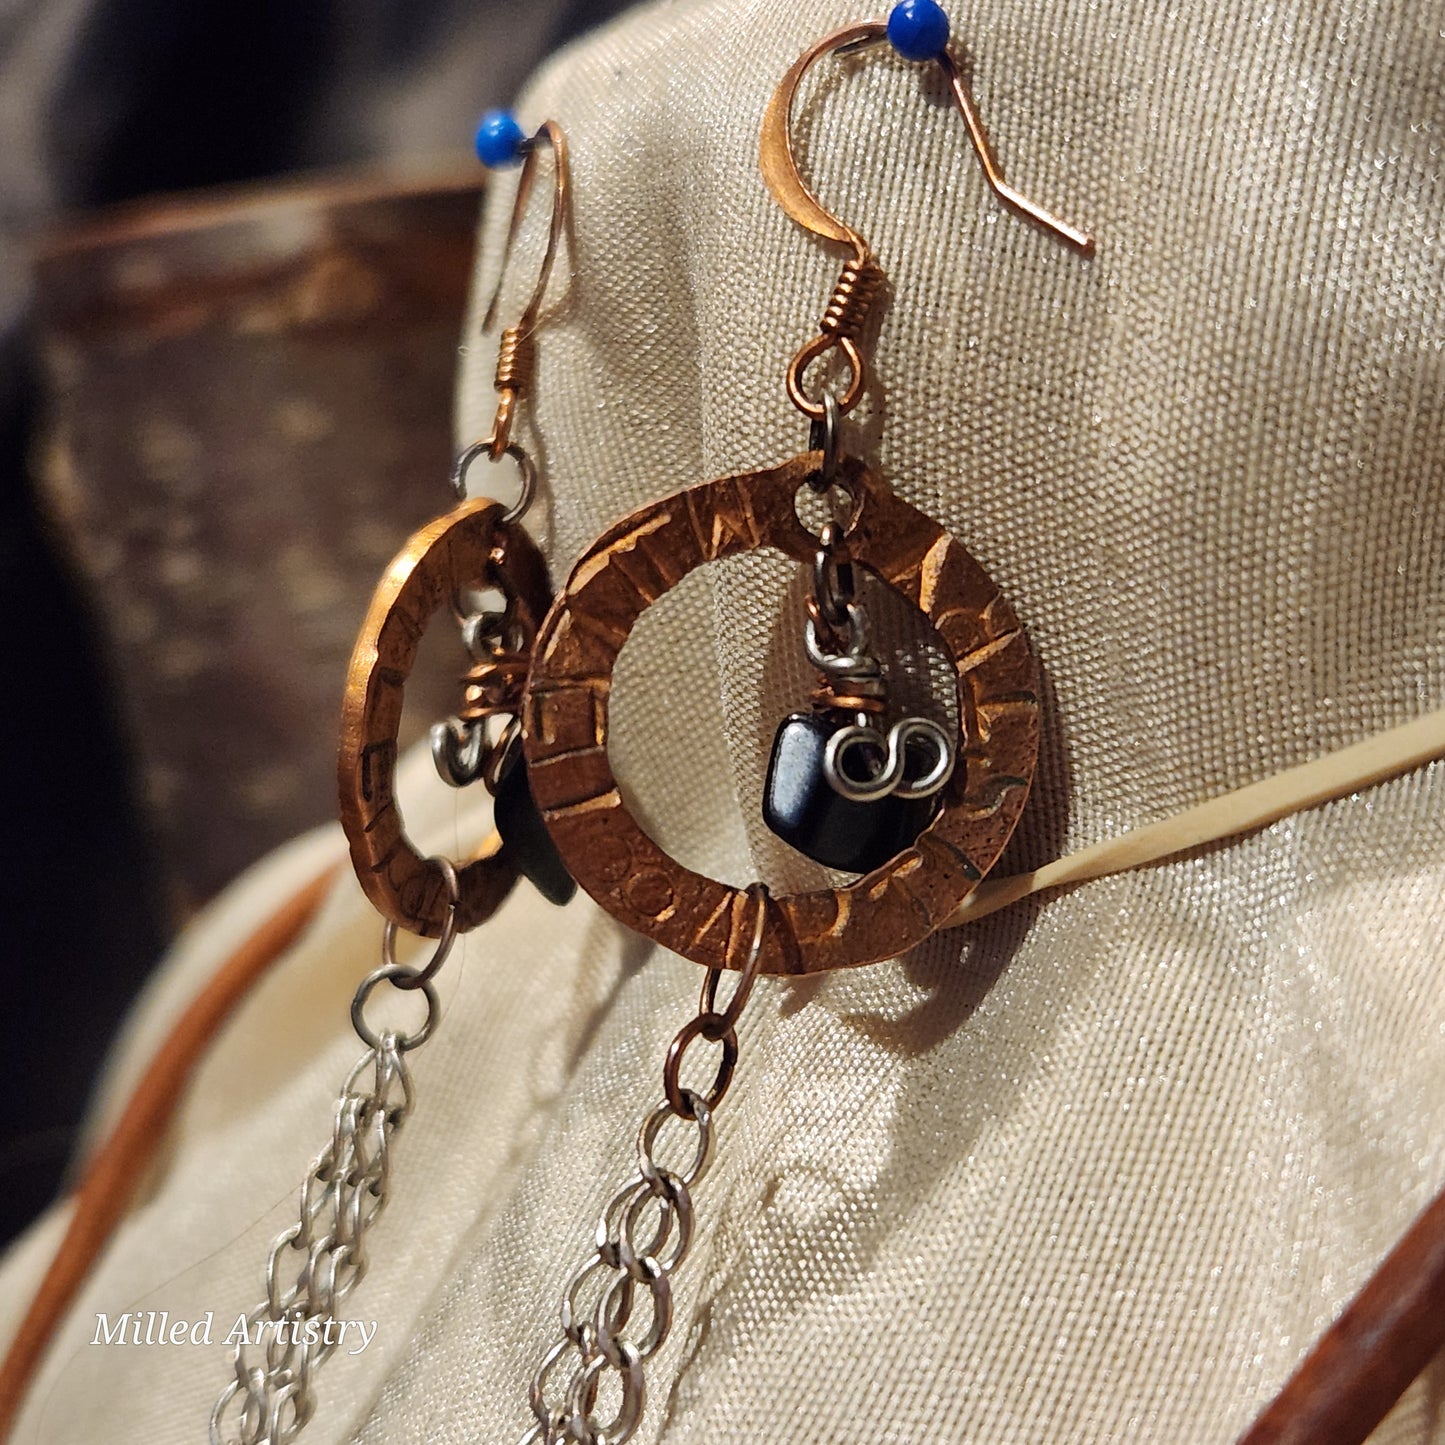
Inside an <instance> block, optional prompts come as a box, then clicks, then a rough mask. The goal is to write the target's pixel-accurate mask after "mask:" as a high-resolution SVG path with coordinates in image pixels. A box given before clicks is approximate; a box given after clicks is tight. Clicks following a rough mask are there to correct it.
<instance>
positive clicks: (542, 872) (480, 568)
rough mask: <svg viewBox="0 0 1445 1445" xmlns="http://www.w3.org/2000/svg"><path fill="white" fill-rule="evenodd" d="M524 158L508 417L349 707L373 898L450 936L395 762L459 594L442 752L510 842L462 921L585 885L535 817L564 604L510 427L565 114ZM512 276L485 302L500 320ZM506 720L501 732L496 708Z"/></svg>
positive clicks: (460, 895) (392, 912)
mask: <svg viewBox="0 0 1445 1445" xmlns="http://www.w3.org/2000/svg"><path fill="white" fill-rule="evenodd" d="M519 149H520V150H521V152H522V155H523V157H524V159H523V168H522V174H521V177H520V179H519V181H518V185H517V197H516V201H515V204H514V206H513V210H512V219H511V224H510V226H509V228H508V233H507V241H506V247H505V250H504V253H503V259H502V276H503V277H504V276H505V274H506V263H507V260H508V258H509V257H510V255H511V251H512V247H513V244H514V243H515V241H516V238H517V234H518V231H519V229H520V227H521V224H522V221H523V218H524V216H525V214H526V211H527V203H528V199H529V197H530V194H531V190H532V187H533V184H534V181H535V177H536V170H537V162H538V158H539V157H540V155H541V154H542V152H543V150H550V151H551V153H552V157H553V163H554V185H553V197H552V208H551V221H550V225H549V228H548V233H547V247H546V252H545V254H544V256H543V260H542V264H541V267H540V269H539V271H538V275H537V281H536V284H535V286H534V287H533V290H532V294H531V297H530V299H529V300H528V302H527V304H526V306H525V308H524V309H523V311H522V314H521V316H520V318H519V319H518V321H517V322H516V324H515V325H513V326H509V327H507V328H506V329H505V330H504V331H503V332H502V336H501V341H500V345H499V349H498V354H497V367H496V376H495V386H496V390H497V392H498V394H499V395H498V404H497V412H496V417H495V419H494V421H493V423H492V429H491V431H490V432H489V434H488V435H487V436H486V438H485V439H483V440H481V441H478V442H475V443H473V444H472V445H471V446H468V447H467V448H465V449H464V450H463V451H462V452H461V454H460V455H459V456H458V458H457V461H456V464H455V466H454V468H453V471H452V486H453V488H454V489H455V491H456V494H457V496H458V498H459V499H460V501H459V504H458V505H457V506H456V507H455V508H454V509H453V510H452V511H450V512H448V513H447V514H446V515H445V516H442V517H438V518H437V519H436V520H435V521H434V522H431V523H429V524H428V525H427V526H425V527H423V528H422V529H421V530H420V531H418V532H416V533H415V534H414V535H413V536H412V537H410V538H409V539H408V540H407V543H406V545H405V547H403V549H402V550H401V552H400V553H399V554H398V555H397V557H396V560H395V561H394V562H393V563H392V564H391V566H390V568H389V569H388V570H387V573H386V575H385V577H384V578H383V579H382V582H381V584H380V586H379V587H378V588H377V591H376V594H375V596H374V597H373V599H372V603H371V607H370V609H369V610H368V612H367V614H366V620H365V621H364V622H363V624H362V627H361V632H360V635H359V636H358V638H357V641H356V647H355V650H354V651H353V653H352V658H351V666H350V670H349V672H348V674H347V684H346V696H345V702H344V705H343V712H342V725H341V747H340V754H339V759H338V763H337V777H338V785H339V792H340V800H341V822H342V826H343V828H344V829H345V830H346V836H347V840H348V842H349V843H350V845H351V858H352V862H353V864H354V865H355V867H356V873H357V877H358V878H359V879H360V880H361V885H362V887H363V889H365V891H366V894H367V897H369V898H370V899H371V901H372V902H373V903H374V904H375V905H376V907H377V909H378V910H379V911H380V912H381V913H382V914H383V915H384V916H385V917H386V918H387V919H389V920H390V921H391V922H392V923H394V924H396V925H398V926H399V927H402V928H406V929H409V930H411V931H412V932H414V933H419V934H422V935H423V936H426V937H435V936H437V935H438V934H439V933H440V932H441V930H442V928H443V926H444V924H445V921H446V918H447V916H448V910H449V909H450V908H451V901H450V893H451V890H450V889H449V888H448V886H447V881H446V878H445V877H444V875H443V872H442V870H441V868H440V866H439V864H438V862H437V860H436V859H431V858H426V857H423V856H422V854H421V853H420V852H419V851H418V849H417V848H416V847H415V845H414V844H413V843H412V841H411V839H410V838H409V837H408V836H407V833H406V829H405V826H404V824H403V822H402V818H401V814H400V811H399V809H398V807H397V803H396V796H395V789H394V772H395V766H396V758H397V728H398V726H399V724H400V721H401V710H402V694H403V690H404V688H405V685H406V680H407V678H408V676H409V675H410V673H411V669H412V665H413V663H414V662H415V660H416V651H417V646H418V644H419V643H420V641H421V636H422V633H423V631H424V630H425V628H426V625H427V623H428V621H429V619H430V618H431V617H432V615H433V614H434V613H435V612H437V611H438V610H440V609H442V608H444V607H446V606H448V605H450V606H452V607H453V608H454V610H455V611H456V613H457V615H458V617H459V618H460V620H461V623H462V638H463V642H464V644H465V646H466V648H467V651H468V654H469V657H470V666H469V668H468V670H467V672H466V674H465V675H464V676H463V678H462V704H461V706H460V708H459V709H458V711H457V712H456V713H455V714H454V715H453V716H452V717H450V718H448V719H447V720H446V721H445V722H441V723H437V724H436V725H435V726H434V727H433V729H432V735H431V736H432V755H433V757H434V759H435V760H436V764H437V769H438V771H439V772H440V773H441V775H442V777H443V778H444V779H445V780H446V781H447V782H449V783H450V784H452V785H453V786H454V787H462V786H465V785H466V784H468V783H472V782H476V781H478V780H480V781H482V782H483V784H484V785H485V786H486V787H487V789H488V790H489V791H490V792H491V793H493V795H494V797H495V819H496V823H497V829H498V834H499V842H498V843H494V844H493V845H492V846H491V847H490V848H489V849H488V850H487V851H486V852H485V853H484V855H483V856H482V857H479V858H474V859H472V860H470V861H469V862H467V863H465V864H462V865H459V866H458V869H457V893H456V901H455V924H456V927H457V928H458V929H466V928H470V927H473V926H475V925H476V924H477V923H479V922H481V921H482V920H483V919H484V918H486V917H487V916H488V915H490V914H491V913H492V912H493V911H494V910H495V909H496V907H497V905H498V904H499V903H500V902H501V900H502V899H503V898H504V897H505V896H506V894H507V892H508V891H509V890H510V888H511V886H512V884H513V883H514V882H515V881H516V878H517V876H518V873H519V872H520V873H522V874H525V875H526V876H527V877H528V878H530V879H531V880H532V881H533V882H534V883H535V884H536V885H537V887H538V888H539V889H540V891H541V892H542V893H543V895H544V896H545V897H547V898H548V899H549V900H551V901H553V902H557V903H565V902H566V901H567V899H568V898H570V897H571V895H572V892H573V889H574V885H573V883H572V880H571V879H570V877H568V875H567V873H566V870H565V868H563V867H562V865H561V863H560V861H559V860H558V858H557V856H556V852H555V849H554V848H553V846H552V844H551V840H550V839H549V838H548V836H547V834H546V831H545V829H544V828H543V827H542V826H541V823H540V821H539V820H537V818H536V813H535V809H534V808H533V805H532V802H531V795H530V793H528V791H527V780H526V771H525V769H524V768H523V767H522V766H521V748H520V737H519V732H520V723H519V721H518V713H519V711H520V706H521V692H522V685H523V682H524V680H525V677H526V670H527V662H528V659H529V656H530V654H531V650H532V644H533V640H534V638H535V637H536V633H537V628H538V626H539V625H540V623H541V621H542V618H543V615H544V614H545V613H546V611H547V607H548V605H549V603H550V601H551V589H550V586H549V584H548V580H547V568H546V564H545V562H544V561H543V560H542V556H541V554H540V553H539V552H538V550H537V547H536V544H535V543H534V542H533V541H532V539H531V538H530V537H529V536H528V535H527V533H526V531H525V530H523V528H522V527H521V526H520V522H521V520H522V517H523V516H524V515H525V513H526V512H527V509H528V507H529V506H530V505H531V502H532V499H533V496H534V494H535V491H536V467H535V465H534V463H533V461H532V459H531V457H530V456H529V455H528V453H527V452H526V450H525V449H524V448H523V447H522V446H521V445H520V444H519V443H518V442H516V441H514V440H513V438H512V427H513V421H514V418H515V415H516V411H517V407H518V404H519V402H520V400H521V399H522V398H523V397H524V396H525V395H526V393H527V391H528V389H529V387H530V385H531V382H532V378H533V374H534V370H535V365H536V329H537V318H538V315H539V312H540V310H541V306H542V300H543V297H544V296H545V294H546V290H547V283H548V280H549V279H550V277H551V274H552V269H553V264H554V262H555V260H556V256H557V250H558V246H559V244H560V241H561V238H562V234H563V231H564V229H565V223H566V215H567V208H568V206H569V204H570V190H569V176H568V158H567V141H566V137H565V136H564V135H563V133H562V130H561V128H560V127H559V126H558V125H557V124H556V123H555V122H552V121H548V122H547V123H546V124H545V125H543V126H542V127H541V128H540V129H539V130H538V131H537V133H536V134H535V135H534V136H533V137H532V138H531V139H530V140H529V141H525V142H524V143H523V144H522V146H521V147H520V148H519ZM501 284H502V278H500V277H499V279H498V282H497V290H496V292H495V294H494V295H493V297H492V302H491V305H490V306H489V307H488V308H487V315H486V319H485V320H484V322H483V324H484V325H488V324H490V321H491V318H492V316H493V314H494V313H495V311H496V307H497V302H498V299H499V297H500V295H501ZM503 457H510V458H512V460H513V461H515V462H516V464H517V467H518V471H519V475H520V479H521V493H520V496H519V497H518V499H517V500H516V501H515V502H514V503H512V505H511V506H510V507H508V506H504V505H503V504H502V503H500V502H496V501H492V500H491V499H490V498H486V497H479V498H473V499H472V500H467V477H468V473H469V472H470V470H471V469H472V467H473V466H474V465H475V464H476V463H477V462H479V461H481V460H483V459H485V460H488V461H493V462H495V461H500V460H501V459H502V458H503ZM485 591H492V592H496V593H500V595H501V597H502V599H503V605H502V606H501V608H500V609H488V608H485V607H483V606H480V605H476V606H474V605H471V604H468V603H467V602H466V601H465V600H464V599H465V598H466V597H467V596H468V594H476V593H481V592H485ZM494 718H496V719H504V720H506V721H505V725H504V726H503V727H502V728H501V731H500V732H499V733H495V734H494V733H493V732H492V731H489V723H490V722H491V720H492V719H494Z"/></svg>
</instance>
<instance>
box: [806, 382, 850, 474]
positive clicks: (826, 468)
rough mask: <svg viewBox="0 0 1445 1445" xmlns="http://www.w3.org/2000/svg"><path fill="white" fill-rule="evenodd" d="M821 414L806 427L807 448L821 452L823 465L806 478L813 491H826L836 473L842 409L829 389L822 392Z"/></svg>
mask: <svg viewBox="0 0 1445 1445" xmlns="http://www.w3.org/2000/svg"><path fill="white" fill-rule="evenodd" d="M822 400H823V415H822V416H821V417H819V418H818V419H817V420H816V421H814V422H812V423H810V424H809V427H808V450H809V451H814V452H822V453H823V465H822V466H821V467H819V468H818V471H817V472H816V473H815V474H814V475H813V476H811V477H809V478H808V485H809V486H810V487H812V489H813V490H814V491H815V492H826V491H827V490H828V488H829V487H831V486H832V485H833V482H834V480H835V479H836V477H837V475H838V454H839V448H838V431H839V424H840V422H841V421H842V418H843V410H842V408H841V407H840V406H839V405H838V398H837V397H836V396H834V395H833V393H832V392H831V391H824V393H823V398H822Z"/></svg>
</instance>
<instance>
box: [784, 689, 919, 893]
mask: <svg viewBox="0 0 1445 1445" xmlns="http://www.w3.org/2000/svg"><path fill="white" fill-rule="evenodd" d="M850 721H851V720H850V719H849V718H847V717H846V716H842V715H837V714H835V715H833V716H829V715H828V714H827V713H818V712H813V713H801V712H795V713H794V714H793V715H792V716H791V717H789V718H787V719H785V720H784V722H783V723H782V724H781V726H780V727H779V728H778V731H777V735H776V736H775V737H774V738H773V752H772V756H771V757H770V758H769V759H768V777H767V782H766V783H765V784H764V785H763V821H764V822H765V823H766V824H767V825H768V827H769V828H771V829H772V830H773V832H774V833H776V834H777V835H778V837H780V838H781V839H782V840H783V842H785V843H787V844H788V845H789V846H790V847H793V848H796V849H797V850H798V852H800V853H803V854H806V855H807V856H808V857H809V858H811V859H812V860H813V861H814V862H815V863H821V864H823V866H824V867H826V868H839V869H842V870H844V871H845V872H848V873H870V872H872V871H873V869H875V868H877V867H880V866H881V865H882V864H884V863H886V862H887V861H888V860H889V859H890V858H893V857H895V856H896V855H897V854H899V853H901V852H902V851H903V850H904V849H905V848H907V847H909V846H910V845H911V844H912V842H913V840H914V839H915V838H917V837H918V835H919V834H920V833H921V832H922V831H923V830H924V828H926V827H927V826H928V824H929V823H930V822H932V820H933V815H934V812H935V811H936V810H937V808H938V801H939V800H938V797H937V796H936V795H935V796H933V797H928V798H899V797H887V798H878V799H876V800H874V801H873V802H871V803H855V802H853V801H852V800H851V799H849V798H845V797H843V796H842V794H840V793H838V792H836V791H835V790H834V788H833V786H832V785H831V784H830V783H829V782H828V779H827V777H826V775H825V774H824V772H823V750H824V748H826V747H827V745H828V739H829V738H830V737H831V736H832V735H833V734H834V733H835V732H837V731H838V729H839V728H843V727H847V726H848V725H849V723H850Z"/></svg>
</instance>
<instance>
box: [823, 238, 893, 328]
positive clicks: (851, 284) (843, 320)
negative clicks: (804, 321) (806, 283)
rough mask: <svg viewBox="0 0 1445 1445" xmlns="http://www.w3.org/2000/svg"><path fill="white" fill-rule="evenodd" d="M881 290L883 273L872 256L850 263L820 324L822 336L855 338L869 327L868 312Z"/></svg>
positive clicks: (842, 273) (834, 289)
mask: <svg viewBox="0 0 1445 1445" xmlns="http://www.w3.org/2000/svg"><path fill="white" fill-rule="evenodd" d="M882 289H883V272H882V270H881V269H880V267H879V266H878V263H877V262H876V261H874V260H873V259H872V257H869V258H868V260H866V261H861V262H860V261H849V262H847V264H846V265H844V267H843V270H842V272H841V274H840V275H839V277H838V284H837V285H836V286H835V287H834V288H833V295H832V298H831V299H830V300H829V302H828V309H827V310H826V311H825V312H824V313H823V319H822V321H821V322H820V323H819V329H820V330H821V331H822V333H823V335H824V336H836V337H839V338H842V337H856V336H857V335H858V334H859V333H860V332H861V331H862V330H863V328H864V327H865V326H866V325H867V324H868V313H869V311H870V310H871V309H872V307H873V303H874V301H876V300H877V299H878V293H879V292H880V291H881V290H882Z"/></svg>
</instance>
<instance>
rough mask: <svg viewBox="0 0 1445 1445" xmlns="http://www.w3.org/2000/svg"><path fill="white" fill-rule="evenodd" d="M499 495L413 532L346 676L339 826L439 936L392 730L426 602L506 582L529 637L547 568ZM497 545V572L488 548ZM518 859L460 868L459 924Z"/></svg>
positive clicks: (438, 891)
mask: <svg viewBox="0 0 1445 1445" xmlns="http://www.w3.org/2000/svg"><path fill="white" fill-rule="evenodd" d="M504 510H505V509H504V508H503V506H502V504H501V503H500V502H493V501H491V500H490V499H489V498H486V497H478V498H475V499H473V500H472V501H469V502H463V503H462V505H461V506H459V507H457V508H456V509H455V510H454V511H451V512H449V513H447V515H446V516H444V517H438V518H437V519H436V521H434V522H431V523H429V524H428V525H427V526H425V527H423V528H422V529H421V530H420V531H419V532H416V533H414V534H413V535H412V536H411V537H410V538H409V539H408V540H407V544H406V546H405V547H404V548H403V549H402V550H401V552H400V553H399V554H398V556H397V558H396V560H395V561H394V562H393V563H392V564H391V566H390V567H389V568H388V569H387V572H386V575H385V576H384V577H383V578H382V580H381V584H380V585H379V586H378V587H377V589H376V593H375V595H374V596H373V598H372V600H371V606H370V608H369V609H368V610H367V614H366V620H365V621H364V622H363V623H362V625H361V632H360V635H359V636H358V637H357V639H356V647H355V650H354V651H353V652H352V654H351V666H350V668H349V670H348V672H347V675H346V697H345V700H344V702H343V704H342V714H341V749H340V756H339V758H338V759H337V770H336V776H337V786H338V790H339V793H340V802H341V825H342V827H343V828H344V829H345V830H346V837H347V841H348V842H349V843H350V844H351V861H352V863H353V865H354V866H355V868H356V876H357V877H358V878H359V879H360V880H361V886H362V888H364V889H365V890H366V896H367V897H368V898H370V899H371V901H372V902H373V903H374V904H375V905H376V907H377V908H378V909H379V910H380V912H381V913H382V914H384V915H385V916H386V917H387V918H389V919H391V920H392V921H393V922H394V923H396V924H398V925H399V926H400V927H402V928H405V929H408V930H410V931H411V932H413V933H420V934H423V935H425V936H426V937H429V938H435V937H436V936H437V934H438V933H439V932H440V931H441V925H442V920H443V918H444V917H445V916H446V911H447V906H448V893H447V887H446V882H445V880H444V879H443V877H442V873H441V870H440V868H438V867H437V865H436V864H435V863H432V862H430V861H428V860H427V859H426V858H424V857H423V856H422V855H421V854H420V853H419V852H418V851H417V849H416V847H415V845H414V844H413V843H412V841H411V839H410V838H408V837H407V834H406V825H405V823H404V821H403V819H402V816H401V809H400V808H399V807H398V805H397V801H396V793H395V787H394V784H395V772H396V757H397V731H398V729H399V727H400V725H401V710H402V699H403V694H404V691H405V688H406V681H407V678H408V677H409V676H410V674H411V669H412V665H413V663H414V662H415V661H416V651H417V645H418V644H419V643H420V641H421V638H422V634H423V633H424V632H425V631H426V625H427V622H428V621H429V620H430V618H431V616H432V614H433V613H435V612H437V611H438V610H439V609H442V608H446V607H449V606H450V605H451V604H452V601H453V599H454V598H455V597H456V596H457V594H458V593H459V592H460V591H461V590H462V589H464V588H466V587H469V586H473V585H481V584H483V583H485V582H489V581H490V582H494V583H500V584H503V585H504V586H505V587H506V590H507V592H508V594H509V595H510V596H514V597H515V598H516V599H517V603H518V607H517V620H518V622H519V623H520V624H521V627H522V630H523V633H524V635H525V637H526V639H527V640H528V641H530V639H531V637H532V636H533V634H534V633H535V632H536V628H537V623H538V620H539V619H540V618H541V616H542V614H543V613H544V612H545V611H546V608H547V603H548V600H549V598H550V591H549V588H548V585H547V569H546V566H545V564H544V563H543V561H542V557H541V554H540V553H539V552H538V551H537V548H536V546H535V544H534V543H533V542H532V540H531V538H529V537H528V536H527V534H526V533H525V532H524V531H522V529H521V528H520V527H514V528H510V529H505V528H504V527H503V526H502V523H501V517H502V513H503V511H504ZM499 544H500V545H501V546H502V548H503V556H504V560H503V563H502V572H501V575H500V576H499V575H498V572H497V569H496V567H495V566H494V559H493V548H494V547H496V546H497V545H499ZM516 876H517V874H516V869H515V868H514V867H513V865H512V863H511V861H510V859H508V858H507V856H506V854H505V852H500V853H499V852H493V853H490V854H488V855H487V856H484V857H481V858H476V859H473V860H471V861H470V862H468V863H467V864H466V866H465V867H461V868H459V869H458V877H457V882H458V904H457V926H458V927H459V928H463V929H466V928H472V927H475V926H476V925H477V924H478V923H480V922H481V921H482V920H483V919H484V918H486V917H487V915H488V914H490V913H491V912H492V911H493V909H495V908H496V906H497V905H498V904H499V903H500V902H501V901H502V899H503V898H504V897H506V895H507V892H508V890H509V889H510V888H511V886H512V884H513V883H514V882H515V881H516Z"/></svg>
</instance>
